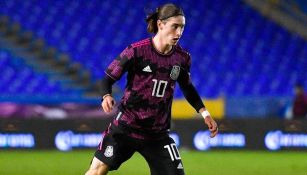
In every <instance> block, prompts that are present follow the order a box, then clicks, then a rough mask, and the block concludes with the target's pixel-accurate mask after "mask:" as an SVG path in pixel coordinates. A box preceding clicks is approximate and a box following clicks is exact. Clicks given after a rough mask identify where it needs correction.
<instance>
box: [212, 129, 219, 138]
mask: <svg viewBox="0 0 307 175" xmlns="http://www.w3.org/2000/svg"><path fill="white" fill-rule="evenodd" d="M217 133H218V128H216V130H215V131H212V132H211V134H210V137H211V138H213V137H215V136H216V135H217Z"/></svg>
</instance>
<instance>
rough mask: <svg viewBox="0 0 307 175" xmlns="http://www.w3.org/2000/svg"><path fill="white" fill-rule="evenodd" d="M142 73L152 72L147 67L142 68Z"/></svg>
mask: <svg viewBox="0 0 307 175" xmlns="http://www.w3.org/2000/svg"><path fill="white" fill-rule="evenodd" d="M143 71H144V72H152V70H151V69H150V67H149V65H148V66H146V67H144V69H143Z"/></svg>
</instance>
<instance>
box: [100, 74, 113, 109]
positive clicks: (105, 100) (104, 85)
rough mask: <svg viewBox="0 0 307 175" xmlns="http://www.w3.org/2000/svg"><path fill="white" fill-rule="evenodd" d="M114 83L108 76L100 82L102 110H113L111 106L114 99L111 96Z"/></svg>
mask: <svg viewBox="0 0 307 175" xmlns="http://www.w3.org/2000/svg"><path fill="white" fill-rule="evenodd" d="M114 83H115V80H113V79H112V78H111V77H109V76H105V77H104V78H103V79H102V82H101V94H102V102H101V107H102V109H103V111H105V112H107V113H109V112H111V111H112V110H113V106H114V105H115V100H114V98H113V97H112V95H111V94H112V85H113V84H114Z"/></svg>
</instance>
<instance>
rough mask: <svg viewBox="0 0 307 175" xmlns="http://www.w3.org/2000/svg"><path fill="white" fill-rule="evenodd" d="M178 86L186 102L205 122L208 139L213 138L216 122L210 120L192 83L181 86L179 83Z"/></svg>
mask: <svg viewBox="0 0 307 175" xmlns="http://www.w3.org/2000/svg"><path fill="white" fill-rule="evenodd" d="M179 86H180V88H181V90H182V92H183V94H184V96H185V98H186V99H187V101H188V102H189V103H190V104H191V105H192V106H193V107H194V109H195V110H196V111H198V112H199V113H200V114H201V115H202V117H203V118H204V120H205V123H206V125H207V126H208V128H209V131H210V132H211V135H210V137H215V136H216V134H217V133H218V127H217V124H216V122H215V121H214V120H213V119H212V117H211V115H210V113H209V111H208V110H207V109H206V108H205V105H204V104H203V102H202V100H201V98H200V96H199V94H198V93H197V91H196V89H195V87H194V86H193V84H192V83H189V84H182V83H179Z"/></svg>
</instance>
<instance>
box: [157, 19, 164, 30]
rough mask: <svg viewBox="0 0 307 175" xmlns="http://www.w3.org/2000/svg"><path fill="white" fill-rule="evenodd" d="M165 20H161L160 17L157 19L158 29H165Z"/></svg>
mask: <svg viewBox="0 0 307 175" xmlns="http://www.w3.org/2000/svg"><path fill="white" fill-rule="evenodd" d="M163 25H164V24H163V22H162V21H161V20H160V19H158V20H157V26H158V30H163Z"/></svg>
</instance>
